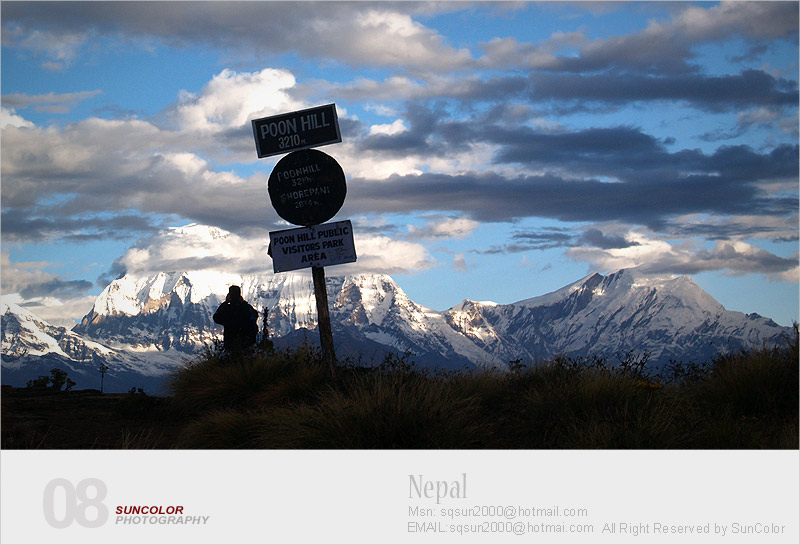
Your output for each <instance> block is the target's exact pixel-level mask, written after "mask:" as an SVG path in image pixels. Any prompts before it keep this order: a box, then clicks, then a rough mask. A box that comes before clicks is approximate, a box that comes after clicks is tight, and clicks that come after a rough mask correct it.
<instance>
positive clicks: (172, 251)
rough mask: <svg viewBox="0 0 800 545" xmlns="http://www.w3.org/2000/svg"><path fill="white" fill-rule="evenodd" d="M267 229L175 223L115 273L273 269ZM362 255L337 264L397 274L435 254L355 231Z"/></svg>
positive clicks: (142, 244)
mask: <svg viewBox="0 0 800 545" xmlns="http://www.w3.org/2000/svg"><path fill="white" fill-rule="evenodd" d="M268 243H269V236H268V233H267V232H266V231H264V232H262V233H257V234H255V235H252V236H240V235H237V234H234V233H230V232H228V231H225V230H223V229H219V228H216V227H210V226H207V225H199V224H190V225H186V226H183V227H173V228H169V229H166V230H164V231H161V232H159V233H158V234H156V235H154V236H152V237H149V238H147V239H145V240H141V241H139V242H137V243H136V244H135V245H134V247H132V248H130V249H128V250H127V251H126V252H125V253H124V254H123V255H122V256H121V257H120V258H119V259H117V260H116V261H115V271H114V272H115V273H122V272H125V273H129V274H134V275H147V274H153V273H156V272H171V271H193V272H194V271H219V272H221V273H230V274H267V275H270V274H272V261H271V260H270V258H269V256H267V245H268ZM355 246H356V253H357V255H358V260H357V261H356V262H355V263H351V264H347V265H338V266H336V267H335V269H331V272H329V273H328V274H330V275H341V274H349V273H365V272H369V273H386V274H397V273H403V272H406V273H407V272H414V271H419V270H423V269H427V268H429V267H431V266H432V265H433V264H434V259H433V258H432V257H431V256H430V255H429V254H428V251H427V250H426V249H425V247H424V246H422V245H421V244H416V243H412V242H407V241H402V240H394V239H391V238H389V237H385V236H375V235H363V236H362V235H359V234H358V233H356V234H355Z"/></svg>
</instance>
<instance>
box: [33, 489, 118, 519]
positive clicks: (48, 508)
mask: <svg viewBox="0 0 800 545" xmlns="http://www.w3.org/2000/svg"><path fill="white" fill-rule="evenodd" d="M90 489H93V490H94V493H93V494H92V495H91V496H90V495H89V490H90ZM59 490H61V491H63V493H62V494H59V496H63V499H64V509H63V510H59V514H61V513H63V517H62V518H59V517H58V515H57V514H56V495H57V491H59ZM107 494H108V489H107V488H106V483H104V482H103V481H101V480H100V479H84V480H82V481H81V482H79V483H78V486H74V485H73V484H72V483H71V482H70V481H68V480H67V479H53V480H52V481H50V482H49V483H47V486H45V487H44V497H43V501H42V508H43V510H44V518H45V520H46V521H47V523H48V524H49V525H50V526H52V527H53V528H59V529H61V528H67V527H68V526H70V525H71V524H72V523H73V522H77V523H78V524H80V525H81V526H83V527H85V528H98V527H100V526H102V525H103V524H105V523H106V521H107V520H108V508H106V506H105V505H104V504H103V500H104V499H105V498H106V495H107ZM91 507H94V509H95V511H96V515H95V518H89V514H90V513H91V511H90V509H89V508H91Z"/></svg>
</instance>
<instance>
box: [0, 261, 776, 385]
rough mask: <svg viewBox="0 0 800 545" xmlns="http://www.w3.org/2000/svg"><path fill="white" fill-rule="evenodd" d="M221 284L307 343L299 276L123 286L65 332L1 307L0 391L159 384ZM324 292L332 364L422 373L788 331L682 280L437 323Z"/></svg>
mask: <svg viewBox="0 0 800 545" xmlns="http://www.w3.org/2000/svg"><path fill="white" fill-rule="evenodd" d="M231 284H237V285H239V286H241V288H242V295H243V296H244V298H245V299H246V300H247V301H248V302H250V303H251V304H252V305H253V306H254V307H256V308H257V309H258V310H259V313H262V315H263V312H264V310H265V309H266V311H267V320H268V326H269V331H270V335H271V337H272V338H273V339H274V340H275V341H276V344H278V346H281V345H284V346H285V345H287V344H294V343H299V342H302V340H303V339H306V340H307V341H309V342H311V343H316V342H318V336H317V333H316V332H311V331H310V330H313V329H315V328H316V326H317V321H316V320H317V316H316V314H317V313H316V303H315V299H314V288H313V282H312V279H311V276H310V275H309V274H304V273H290V274H281V275H276V276H263V277H261V276H256V275H249V276H248V275H244V276H243V275H229V274H220V273H214V272H173V273H159V274H155V275H151V276H141V277H136V276H124V277H122V278H119V279H117V280H115V281H113V282H112V283H111V284H109V285H108V286H107V287H106V289H105V290H103V292H102V293H101V294H100V295H99V296H98V297H97V299H96V301H95V304H94V306H93V308H92V309H91V311H90V312H89V313H88V314H87V315H86V316H85V317H84V318H83V320H82V321H81V323H80V324H79V325H77V326H75V328H74V329H73V331H72V332H68V331H66V330H64V329H63V328H56V327H54V326H50V325H48V324H46V323H45V322H43V321H42V320H39V319H36V318H35V317H33V316H32V315H30V314H29V313H26V312H25V311H24V309H21V308H18V307H16V308H14V307H12V306H10V305H7V306H6V310H5V311H4V315H3V373H4V383H5V382H6V374H7V373H8V372H9V370H11V369H16V368H20V367H21V365H22V363H25V362H30V361H33V360H35V359H36V358H37V357H39V358H44V357H48V358H54V357H56V356H58V357H59V358H64V357H66V358H68V359H69V360H70V361H71V362H73V365H72V366H71V367H70V366H68V367H69V368H70V369H73V368H74V369H75V370H76V371H77V370H78V369H79V368H80V366H81V365H84V366H85V365H89V364H86V363H80V362H88V361H92V362H97V361H99V360H100V359H103V360H104V361H107V362H109V363H108V365H109V366H111V367H112V368H113V370H114V372H117V373H123V374H125V373H128V374H127V375H125V376H126V377H128V378H131V377H135V376H137V374H138V375H139V376H142V377H151V378H156V377H158V376H163V375H164V374H166V373H168V371H169V370H170V369H173V368H175V367H176V366H178V365H181V364H183V363H184V362H185V361H186V360H187V359H188V358H190V357H191V356H192V355H193V354H195V353H197V352H198V351H200V350H201V349H202V348H203V347H204V346H207V345H210V344H211V343H212V341H213V339H214V338H221V333H222V328H221V327H219V326H217V325H216V324H214V322H213V320H212V315H213V313H214V311H215V310H216V308H217V307H218V305H219V304H220V303H221V302H222V301H224V299H225V295H226V294H227V291H228V286H229V285H231ZM327 289H328V301H329V306H330V312H331V322H332V325H333V330H334V340H335V342H336V345H337V355H338V356H339V357H352V358H354V359H357V358H358V357H359V356H360V357H361V358H362V359H364V360H366V361H367V362H369V361H370V360H373V361H376V362H379V361H381V360H382V359H383V356H384V355H385V354H386V353H395V354H403V353H410V354H411V359H413V360H414V361H416V362H417V363H418V364H420V365H437V366H447V367H462V366H465V365H467V366H488V367H501V368H502V367H504V366H505V365H506V364H507V363H508V362H509V361H512V360H517V359H522V360H523V361H526V362H535V361H542V360H545V359H548V358H552V357H553V356H556V355H559V354H562V355H573V356H579V355H586V354H590V353H591V354H597V355H601V356H605V357H606V358H608V360H609V361H610V362H612V363H613V362H614V361H616V358H617V356H618V355H623V354H625V353H627V352H634V353H635V354H637V355H642V354H644V353H647V354H649V360H650V362H651V364H653V365H660V364H663V363H666V362H667V361H669V360H670V359H674V360H683V361H695V362H699V361H705V360H707V359H708V358H710V357H712V356H714V355H716V354H717V353H719V352H721V351H723V352H724V351H735V350H738V349H740V348H745V347H747V346H753V345H755V346H760V345H761V344H763V343H767V344H776V343H780V342H782V340H783V339H782V336H785V335H788V334H789V333H790V329H789V328H786V327H781V326H779V325H778V324H775V323H774V322H772V321H771V320H769V319H768V318H763V317H761V316H758V315H755V314H751V315H745V314H743V313H740V312H732V311H728V310H726V309H724V308H723V307H722V305H720V304H719V303H718V302H717V301H715V300H714V299H713V298H712V297H711V296H710V295H708V294H707V293H706V292H704V291H703V290H702V289H701V288H700V287H699V286H697V285H696V284H695V283H694V282H692V281H691V280H690V279H689V278H688V277H685V276H684V277H672V276H652V275H645V274H642V273H639V272H637V271H635V270H623V271H619V272H617V273H614V274H609V275H607V276H602V275H600V274H593V275H590V276H587V277H586V278H583V279H581V280H579V281H577V282H574V283H572V284H570V285H568V286H565V287H564V288H561V289H560V290H557V291H555V292H552V293H549V294H547V295H543V296H540V297H534V298H532V299H526V300H523V301H519V302H516V303H512V304H497V303H493V302H485V301H484V302H479V301H470V300H464V301H463V302H462V303H460V304H459V305H457V306H454V307H452V308H450V309H447V310H445V311H441V312H439V311H435V310H433V309H430V308H426V307H423V306H421V305H419V304H417V303H414V302H413V301H411V300H410V299H409V298H408V296H407V295H406V294H405V293H404V292H403V290H402V289H401V288H400V287H399V286H398V285H397V284H396V283H395V282H394V280H392V278H390V277H389V276H387V275H372V274H361V275H351V276H345V277H329V278H328V279H327ZM65 347H67V348H69V347H72V348H70V351H68V350H67V349H66V348H65ZM81 350H83V352H81ZM7 360H8V361H7ZM15 365H16V367H14V366H15ZM26 365H27V363H26ZM92 365H95V364H92ZM95 366H96V365H95ZM48 370H49V368H48ZM87 372H88V371H87ZM111 372H112V371H109V373H111ZM38 374H46V372H44V373H38ZM131 380H133V379H132V378H131Z"/></svg>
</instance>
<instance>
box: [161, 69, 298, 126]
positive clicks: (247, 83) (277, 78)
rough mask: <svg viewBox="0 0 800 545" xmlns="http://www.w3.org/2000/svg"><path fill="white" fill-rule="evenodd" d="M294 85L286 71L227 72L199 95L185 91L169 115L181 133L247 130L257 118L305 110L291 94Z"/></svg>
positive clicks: (221, 74) (213, 79)
mask: <svg viewBox="0 0 800 545" xmlns="http://www.w3.org/2000/svg"><path fill="white" fill-rule="evenodd" d="M295 85H296V81H295V78H294V76H293V75H292V73H291V72H289V71H287V70H276V69H272V68H265V69H264V70H261V71H260V72H235V71H233V70H230V69H227V68H226V69H225V70H222V72H220V73H219V74H217V75H215V76H214V77H213V78H212V79H211V81H209V82H208V83H207V84H206V85H205V86H204V87H203V89H202V90H201V91H200V93H199V94H196V95H195V94H193V93H190V92H188V91H182V92H181V94H180V96H179V98H178V104H177V106H176V107H175V108H174V110H173V111H172V112H170V115H171V116H172V117H173V118H174V119H175V120H176V122H177V124H178V126H179V127H180V128H181V129H184V130H189V131H215V132H216V131H222V130H226V129H231V128H234V127H242V126H247V122H248V121H249V120H251V119H254V118H257V117H265V116H268V115H275V114H278V113H282V112H287V111H294V110H299V109H302V108H303V107H305V106H306V105H305V104H304V103H303V102H301V101H299V100H297V99H294V98H293V97H292V96H291V94H290V91H291V89H292V88H293V87H294V86H295ZM247 128H248V129H249V127H247Z"/></svg>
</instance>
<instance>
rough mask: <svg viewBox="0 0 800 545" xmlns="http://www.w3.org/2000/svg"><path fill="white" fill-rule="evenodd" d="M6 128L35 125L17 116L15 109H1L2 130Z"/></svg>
mask: <svg viewBox="0 0 800 545" xmlns="http://www.w3.org/2000/svg"><path fill="white" fill-rule="evenodd" d="M6 127H33V123H31V122H30V121H28V120H27V119H25V118H23V117H21V116H19V115H17V113H16V112H15V111H14V110H13V109H8V108H0V129H5V128H6Z"/></svg>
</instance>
